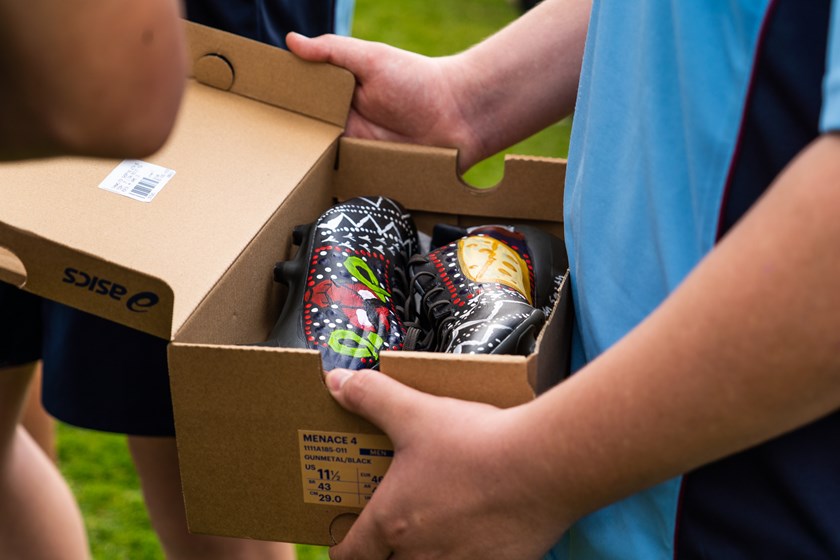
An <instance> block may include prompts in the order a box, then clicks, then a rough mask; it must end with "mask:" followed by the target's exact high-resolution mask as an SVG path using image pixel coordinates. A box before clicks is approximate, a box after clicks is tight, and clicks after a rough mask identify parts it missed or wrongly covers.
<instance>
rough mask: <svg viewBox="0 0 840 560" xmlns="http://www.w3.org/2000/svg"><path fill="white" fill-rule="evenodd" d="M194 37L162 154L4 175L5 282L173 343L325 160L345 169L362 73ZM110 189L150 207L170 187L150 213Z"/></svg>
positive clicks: (11, 167)
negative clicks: (348, 126)
mask: <svg viewBox="0 0 840 560" xmlns="http://www.w3.org/2000/svg"><path fill="white" fill-rule="evenodd" d="M185 25H186V30H187V36H188V42H189V46H190V49H189V53H190V57H191V62H192V64H191V73H190V74H191V75H190V79H189V80H188V85H187V88H186V92H185V96H184V101H183V105H182V109H181V111H180V114H179V116H178V121H177V123H176V125H175V128H174V131H173V133H172V135H171V137H170V139H169V140H168V142H167V143H166V145H165V146H164V147H163V148H162V149H161V150H160V151H159V152H157V153H156V154H154V155H153V156H150V157H149V158H147V159H145V160H144V161H143V162H140V163H133V162H125V164H124V165H123V167H120V170H119V171H117V167H118V165H120V164H121V163H122V162H120V161H117V160H106V159H92V158H87V159H85V158H55V159H49V160H41V161H24V162H14V163H4V164H0V184H2V185H3V202H2V204H0V280H3V281H6V282H8V283H12V284H15V285H18V286H21V287H23V288H24V289H25V290H27V291H30V292H33V293H35V294H38V295H41V296H44V297H47V298H50V299H54V300H57V301H60V302H63V303H66V304H68V305H71V306H73V307H77V308H79V309H82V310H84V311H88V312H91V313H93V314H96V315H99V316H102V317H105V318H107V319H111V320H113V321H116V322H119V323H122V324H125V325H128V326H130V327H134V328H137V329H139V330H142V331H145V332H148V333H150V334H153V335H157V336H159V337H162V338H166V339H172V338H174V337H175V335H176V334H177V332H178V330H179V329H180V327H181V326H182V325H183V324H184V323H185V322H186V321H187V319H188V318H189V317H190V315H191V314H192V313H193V311H194V310H195V309H196V308H197V307H198V306H199V305H200V304H201V302H202V301H203V300H204V298H205V297H206V296H207V294H208V293H209V292H210V290H211V289H212V288H213V286H214V285H216V284H217V283H218V282H219V280H220V278H222V277H223V275H224V274H225V272H226V271H227V270H228V269H229V268H230V266H231V264H232V263H233V262H234V261H235V260H236V259H237V257H238V255H239V254H240V253H241V252H242V251H243V249H244V248H245V247H247V246H248V244H249V243H250V241H251V240H252V239H253V238H254V236H255V235H256V234H257V232H259V231H260V229H261V228H263V227H264V225H265V224H266V222H268V221H269V219H270V218H271V217H272V215H273V214H274V213H275V211H276V210H277V208H278V207H279V206H280V205H281V204H282V203H283V201H284V200H285V199H286V198H287V197H288V195H289V194H290V193H291V192H292V191H293V190H294V189H296V188H297V187H298V185H299V184H300V183H301V181H302V179H303V178H304V177H305V176H307V174H309V173H310V171H311V170H312V168H313V167H314V166H315V164H316V162H318V161H319V160H321V159H322V158H325V157H334V153H333V152H334V146H335V144H336V142H337V139H338V137H339V136H340V135H341V133H342V131H343V126H344V123H345V121H346V118H347V114H348V111H349V107H350V101H351V99H352V95H353V88H354V85H355V81H354V78H353V76H352V75H351V74H350V73H349V72H347V71H345V70H343V69H339V68H337V67H334V66H331V65H327V64H311V63H307V62H304V61H301V60H300V59H298V58H296V57H294V56H292V55H290V54H288V53H287V52H285V51H283V50H281V49H278V48H274V47H271V46H268V45H265V44H262V43H258V42H255V41H251V40H248V39H244V38H241V37H238V36H236V35H232V34H229V33H225V32H222V31H218V30H215V29H211V28H208V27H204V26H201V25H198V24H194V23H190V22H185ZM148 164H153V165H156V166H160V168H163V169H162V170H161V169H158V168H154V167H151V166H149V165H148ZM167 170H171V171H174V176H172V177H171V178H169V177H168V175H169V174H170V171H167ZM112 171H113V172H115V173H118V174H119V177H117V176H116V175H114V176H111V177H109V175H110V174H111V173H112ZM106 178H108V184H109V185H110V186H111V187H112V188H121V189H129V190H130V191H133V192H134V193H135V195H138V194H139V195H140V197H141V198H142V196H143V195H145V194H147V193H149V191H150V190H152V188H153V187H154V186H156V185H160V184H163V182H164V181H166V180H167V179H168V182H167V183H166V184H165V185H164V186H163V187H162V188H161V189H160V190H159V191H158V192H157V193H156V194H155V195H154V197H153V198H151V200H149V201H142V200H139V199H135V198H130V197H128V196H123V195H121V194H117V193H116V192H112V191H111V190H106V189H105V188H99V187H100V184H102V183H103V182H106Z"/></svg>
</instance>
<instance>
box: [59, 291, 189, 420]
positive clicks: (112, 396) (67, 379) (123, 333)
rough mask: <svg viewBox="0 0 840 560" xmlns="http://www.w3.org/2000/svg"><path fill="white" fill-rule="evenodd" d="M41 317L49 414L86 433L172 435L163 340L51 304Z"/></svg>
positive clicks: (170, 402)
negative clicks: (85, 429)
mask: <svg viewBox="0 0 840 560" xmlns="http://www.w3.org/2000/svg"><path fill="white" fill-rule="evenodd" d="M43 316H44V326H43V328H44V337H43V358H44V381H43V402H44V408H46V409H47V411H48V412H49V413H50V414H52V415H53V416H55V417H56V418H58V419H59V420H62V421H63V422H66V423H68V424H72V425H74V426H79V427H82V428H89V429H93V430H101V431H106V432H116V433H122V434H129V435H140V436H174V435H175V426H174V423H173V419H172V401H171V398H170V393H169V373H168V368H167V362H166V345H167V341H166V340H164V339H162V338H157V337H155V336H152V335H149V334H145V333H142V332H140V331H137V330H134V329H131V328H129V327H124V326H122V325H119V324H117V323H113V322H111V321H107V320H105V319H101V318H99V317H95V316H93V315H90V314H87V313H84V312H82V311H78V310H75V309H72V308H69V307H67V306H64V305H61V304H58V303H55V302H51V301H45V302H44V304H43Z"/></svg>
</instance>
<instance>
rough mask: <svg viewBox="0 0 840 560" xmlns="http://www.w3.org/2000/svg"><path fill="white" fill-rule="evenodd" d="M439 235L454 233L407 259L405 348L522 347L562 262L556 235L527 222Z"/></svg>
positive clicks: (529, 344)
mask: <svg viewBox="0 0 840 560" xmlns="http://www.w3.org/2000/svg"><path fill="white" fill-rule="evenodd" d="M459 233H460V234H464V235H462V236H460V237H458V234H459ZM442 236H443V237H450V238H451V237H456V239H455V240H454V241H451V242H449V243H447V244H446V245H444V246H442V247H440V248H438V249H435V250H433V251H431V252H430V253H428V254H426V255H415V256H413V257H412V258H411V260H410V261H409V297H408V300H407V302H406V306H405V311H406V321H405V325H406V340H405V343H404V347H405V349H406V350H428V351H439V352H450V353H464V354H522V355H527V354H530V353H531V352H532V351H533V349H534V346H535V344H536V338H537V335H538V334H539V330H540V328H541V327H542V325H543V323H544V322H545V319H546V317H547V316H548V314H549V313H550V311H551V308H552V307H553V305H554V303H555V299H556V293H557V287H558V286H559V283H560V282H561V281H562V278H563V275H564V274H565V272H566V269H567V268H568V261H567V260H566V253H565V247H564V245H563V242H562V240H560V239H559V238H558V237H556V236H554V235H551V234H549V233H546V232H543V231H542V230H540V229H537V228H532V227H527V226H516V227H509V226H495V225H494V226H481V227H477V228H471V229H469V230H462V229H459V228H452V227H448V228H447V227H444V228H440V229H438V228H436V231H435V234H434V235H433V243H438V242H440V241H441V238H442Z"/></svg>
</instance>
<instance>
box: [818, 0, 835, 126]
mask: <svg viewBox="0 0 840 560" xmlns="http://www.w3.org/2000/svg"><path fill="white" fill-rule="evenodd" d="M820 130H821V131H822V132H832V131H837V130H840V0H833V1H832V3H831V20H830V22H829V28H828V51H827V53H826V64H825V77H824V78H823V104H822V113H821V114H820Z"/></svg>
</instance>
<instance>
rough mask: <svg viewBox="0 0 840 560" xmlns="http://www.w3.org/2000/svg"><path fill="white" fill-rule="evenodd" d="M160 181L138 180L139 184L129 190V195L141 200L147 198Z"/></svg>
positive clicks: (146, 178) (147, 178) (145, 178)
mask: <svg viewBox="0 0 840 560" xmlns="http://www.w3.org/2000/svg"><path fill="white" fill-rule="evenodd" d="M159 183H160V181H159V180H158V181H155V180H154V179H151V178H149V177H144V178H142V179H140V182H139V183H137V184H136V185H134V188H133V189H131V194H133V195H136V196H140V197H143V198H148V197H149V195H150V194H152V192H153V191H154V190H155V187H157V186H158V184H159Z"/></svg>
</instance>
